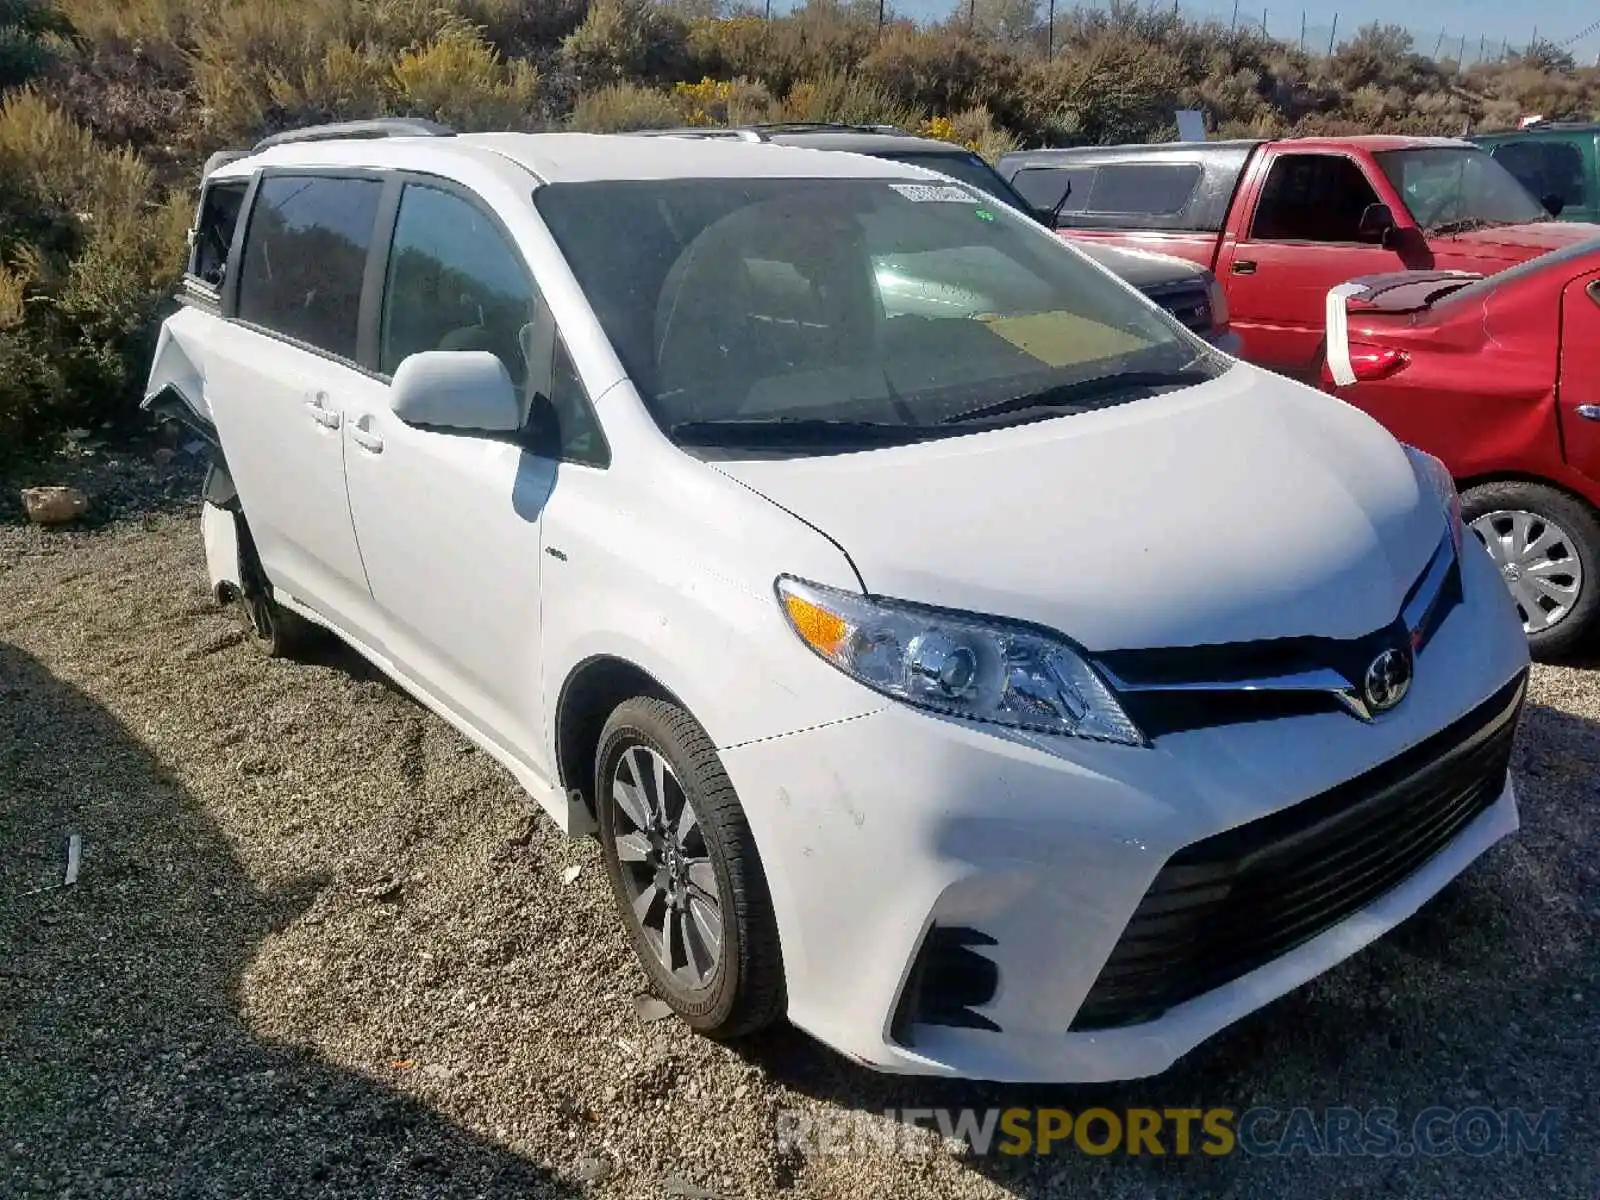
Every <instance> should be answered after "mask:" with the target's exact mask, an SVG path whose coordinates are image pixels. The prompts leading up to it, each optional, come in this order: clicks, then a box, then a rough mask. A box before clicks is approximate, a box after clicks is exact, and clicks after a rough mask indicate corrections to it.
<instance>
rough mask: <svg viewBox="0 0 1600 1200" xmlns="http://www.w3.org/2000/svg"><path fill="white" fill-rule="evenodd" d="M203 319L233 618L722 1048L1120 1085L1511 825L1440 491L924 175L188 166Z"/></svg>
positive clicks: (577, 145)
mask: <svg viewBox="0 0 1600 1200" xmlns="http://www.w3.org/2000/svg"><path fill="white" fill-rule="evenodd" d="M183 299H184V304H183V306H182V308H181V309H180V310H179V311H178V312H177V313H176V314H175V315H173V316H172V317H171V318H170V319H168V320H167V321H166V323H165V325H164V327H163V329H162V333H161V338H160V342H159V346H158V349H157V352H156V356H155V361H154V366H153V369H152V374H151V378H150V382H149V389H148V398H147V401H146V404H147V406H148V407H150V408H152V409H155V410H157V411H159V412H163V413H167V414H171V415H174V416H177V417H179V418H180V419H182V420H184V421H187V422H189V423H190V424H191V425H193V426H194V427H195V428H197V429H199V430H201V431H202V432H203V433H205V434H206V436H208V437H209V438H210V439H212V441H213V442H214V444H215V447H216V450H215V455H214V459H215V466H214V468H213V470H212V474H211V478H210V480H209V482H208V485H207V489H206V503H205V506H204V510H203V513H204V517H203V529H204V534H205V539H206V556H207V561H208V563H209V567H210V572H211V576H212V583H213V585H214V587H215V589H216V592H217V595H218V596H219V598H220V599H223V600H237V601H239V602H240V603H241V606H242V608H243V609H244V611H245V612H246V613H247V614H248V616H249V619H250V622H251V627H252V628H253V629H254V630H255V631H256V632H257V633H258V634H259V636H260V639H261V641H262V642H263V644H264V645H265V646H266V648H267V649H268V650H269V651H271V652H274V653H287V652H290V651H292V650H293V649H295V647H296V645H297V643H300V642H303V640H304V638H305V636H306V635H307V634H308V633H309V632H312V631H326V630H331V631H332V632H333V633H334V634H337V635H338V637H340V638H342V639H344V640H345V641H346V642H348V643H349V644H350V645H351V646H353V647H355V648H356V649H357V650H358V651H359V652H360V653H361V654H363V655H365V656H366V657H367V658H369V659H371V660H372V661H373V662H374V663H376V664H377V665H378V666H379V667H380V668H382V669H383V670H384V671H385V672H387V673H388V674H390V675H391V676H393V678H394V679H395V680H397V681H398V682H399V683H400V684H401V685H403V686H404V687H405V688H406V689H408V690H409V691H410V692H412V693H413V694H414V695H415V696H416V697H417V698H418V699H419V700H420V701H421V702H422V703H423V704H425V705H427V706H428V707H429V708H431V709H433V710H434V711H435V712H437V713H438V714H439V715H441V716H442V717H443V718H444V719H446V720H447V721H449V722H450V723H451V724H453V725H454V726H456V727H457V728H458V729H460V730H461V732H462V733H463V734H464V735H465V736H467V737H468V738H470V739H471V740H472V741H473V742H475V743H476V744H477V745H479V746H481V747H482V748H483V749H484V750H485V751H487V752H488V753H489V754H491V755H493V756H494V757H495V758H496V759H498V760H499V761H500V762H501V763H503V764H504V765H505V767H506V768H507V769H508V770H509V771H511V772H512V774H513V775H515V777H516V778H517V780H518V781H519V782H520V783H521V784H522V785H523V786H524V787H525V788H526V789H527V790H528V791H529V792H530V793H531V794H532V795H533V797H534V798H535V799H536V800H537V801H538V802H539V803H540V804H541V805H542V806H543V807H544V808H545V809H546V810H547V811H548V812H549V814H550V815H551V816H552V817H554V818H555V820H556V821H557V822H559V823H560V824H561V826H562V827H563V828H565V829H566V830H567V831H569V832H570V833H572V834H574V835H582V834H591V833H592V834H595V835H597V836H598V838H599V840H600V843H601V846H602V848H603V853H604V857H605V862H606V864H607V869H608V873H609V876H610V883H611V886H612V889H613V890H614V892H615V895H616V900H617V903H618V906H619V910H620V913H621V916H622V919H623V920H624V921H625V923H626V925H627V928H628V932H629V934H630V936H631V940H632V944H633V946H634V948H635V949H636V950H637V952H638V955H639V959H640V962H641V963H642V965H643V968H644V970H645V971H646V972H647V973H648V975H649V978H650V981H651V986H652V987H653V988H654V989H655V990H656V991H657V992H658V993H659V994H660V996H661V997H662V998H663V999H665V1000H666V1002H667V1003H668V1004H670V1005H671V1006H672V1007H673V1008H674V1009H675V1010H676V1011H677V1012H678V1013H679V1014H680V1015H681V1016H682V1017H683V1019H684V1020H685V1021H687V1022H688V1023H689V1024H690V1025H692V1026H693V1027H694V1028H696V1029H698V1030H701V1031H703V1032H705V1033H707V1034H709V1035H711V1036H714V1037H721V1038H728V1037H734V1036H736V1035H740V1034H744V1033H748V1032H750V1031H753V1030H756V1029H759V1028H761V1027H762V1026H765V1025H767V1024H770V1023H771V1022H773V1021H775V1020H778V1019H780V1018H785V1017H786V1018H787V1019H788V1020H789V1021H792V1022H793V1023H794V1024H795V1025H797V1026H799V1027H800V1028H802V1029H805V1030H807V1031H809V1032H810V1033H811V1034H813V1035H814V1036H815V1037H817V1038H818V1039H820V1040H821V1041H823V1042H825V1043H827V1044H828V1045H830V1046H832V1047H834V1048H836V1049H837V1050H839V1051H841V1052H843V1053H844V1054H846V1055H849V1056H850V1057H852V1058H854V1059H856V1060H857V1061H859V1062H862V1063H866V1064H869V1065H870V1066H872V1067H875V1068H878V1069H882V1070H889V1071H899V1072H908V1073H921V1074H938V1075H959V1076H971V1077H980V1078H985V1079H994V1080H1017V1081H1023V1080H1034V1081H1066V1080H1105V1079H1119V1078H1129V1077H1136V1076H1144V1075H1149V1074H1152V1073H1154V1072H1159V1071H1161V1070H1163V1069H1165V1068H1166V1067H1168V1066H1169V1065H1170V1064H1171V1063H1173V1062H1174V1060H1175V1059H1177V1058H1178V1057H1179V1056H1180V1055H1182V1054H1183V1053H1185V1052H1186V1051H1188V1050H1189V1049H1190V1048H1192V1047H1193V1046H1195V1045H1196V1044H1197V1043H1199V1042H1200V1041H1202V1040H1203V1039H1205V1038H1206V1037H1208V1036H1209V1035H1211V1034H1213V1033H1215V1032H1216V1031H1217V1030H1219V1029H1221V1028H1222V1027H1223V1026H1225V1025H1227V1024H1229V1023H1230V1022H1232V1021H1234V1020H1236V1019H1238V1018H1240V1017H1242V1016H1244V1015H1245V1014H1247V1013H1249V1012H1251V1011H1252V1010H1254V1009H1256V1008H1259V1007H1260V1006H1261V1005H1263V1004H1265V1003H1267V1002H1268V1001H1269V1000H1271V999H1273V998H1274V997H1276V996H1279V995H1281V994H1282V993H1284V992H1285V991H1287V990H1289V989H1290V988H1293V987H1295V986H1297V985H1299V984H1301V983H1303V982H1305V981H1306V980H1308V979H1310V978H1312V977H1313V976H1315V975H1317V974H1318V973H1319V972H1321V971H1324V970H1326V969H1327V968H1328V967H1330V966H1332V965H1333V964H1334V963H1336V962H1338V961H1339V960H1341V959H1343V958H1345V957H1346V956H1347V955H1349V954H1351V953H1352V952H1354V951H1356V950H1357V949H1359V948H1360V947H1362V946H1364V945H1365V944H1367V943H1368V942H1370V941H1372V940H1373V939H1374V938H1376V937H1378V936H1379V935H1380V934H1382V933H1383V932H1384V931H1385V930H1387V929H1389V928H1391V927H1392V926H1393V925H1395V924H1396V923H1397V922H1399V921H1401V920H1402V919H1404V918H1405V917H1406V916H1407V915H1409V914H1410V913H1412V912H1414V911H1415V910H1416V909H1417V907H1418V906H1419V905H1421V904H1422V903H1423V902H1424V901H1425V900H1427V899H1428V898H1429V897H1430V896H1432V895H1433V894H1434V893H1436V892H1437V891H1438V890H1439V889H1440V888H1441V887H1443V886H1444V885H1445V883H1446V882H1447V881H1449V880H1450V879H1451V878H1453V877H1454V876H1455V875H1457V874H1458V873H1459V872H1461V871H1462V870H1463V869H1465V868H1466V867H1467V865H1468V864H1469V863H1471V862H1472V861H1473V860H1474V859H1475V858H1477V857H1478V856H1479V855H1480V854H1481V853H1483V852H1484V851H1485V850H1486V849H1487V848H1488V847H1489V846H1491V845H1492V844H1493V843H1495V842H1496V841H1497V840H1499V839H1500V838H1502V837H1504V836H1506V835H1507V834H1508V833H1510V832H1512V831H1513V830H1514V829H1515V828H1516V826H1517V808H1516V801H1515V798H1514V795H1513V791H1512V785H1511V781H1510V779H1509V778H1508V773H1507V771H1508V761H1509V757H1510V753H1511V742H1512V738H1513V735H1514V733H1515V729H1516V724H1517V720H1518V716H1519V712H1520V710H1521V706H1522V703H1523V692H1524V686H1525V682H1526V675H1527V663H1528V651H1527V642H1526V639H1525V638H1524V636H1523V633H1522V629H1521V626H1520V623H1519V621H1518V619H1517V616H1516V614H1515V612H1514V610H1513V609H1512V606H1511V603H1510V601H1509V599H1508V598H1507V594H1506V590H1505V588H1504V586H1503V585H1502V584H1501V583H1500V581H1499V579H1498V577H1497V575H1496V574H1495V571H1494V568H1493V564H1492V563H1491V562H1490V561H1489V559H1488V556H1487V555H1485V554H1484V553H1483V552H1482V551H1481V549H1479V548H1478V547H1477V546H1476V544H1475V543H1472V542H1468V543H1467V545H1466V547H1465V548H1463V542H1462V531H1461V523H1460V520H1459V515H1458V512H1457V501H1456V497H1455V493H1454V490H1453V489H1452V486H1451V483H1450V479H1449V476H1448V475H1447V474H1446V472H1445V471H1444V469H1443V468H1442V467H1441V466H1440V465H1439V463H1438V462H1437V461H1435V460H1434V459H1431V458H1429V457H1427V456H1426V455H1423V454H1420V453H1417V452H1415V451H1413V450H1410V449H1408V448H1405V447H1402V446H1401V445H1400V444H1399V443H1397V442H1396V441H1394V439H1393V438H1391V437H1390V436H1389V435H1388V434H1387V433H1386V432H1384V430H1383V429H1382V428H1381V427H1379V426H1378V425H1377V424H1376V423H1375V422H1373V421H1372V420H1370V419H1368V418H1367V417H1366V416H1364V415H1362V414H1361V413H1359V412H1357V411H1356V410H1355V409H1353V408H1351V407H1349V406H1347V405H1345V404H1343V403H1341V402H1339V401H1337V400H1334V399H1332V398H1330V397H1328V396H1326V395H1323V394H1321V393H1319V392H1316V391H1313V390H1311V389H1309V388H1306V387H1302V386H1299V385H1297V384H1294V383H1290V382H1288V381H1286V380H1284V379H1281V378H1279V377H1277V376H1275V375H1271V374H1268V373H1266V372H1264V371H1261V370H1258V369H1256V368H1254V367H1251V366H1249V365H1246V364H1244V363H1240V362H1237V361H1234V360H1233V359H1231V358H1228V357H1226V356H1224V355H1222V354H1220V353H1218V352H1217V351H1216V350H1214V349H1212V348H1211V347H1208V346H1207V345H1206V344H1205V343H1204V342H1202V341H1200V340H1199V339H1198V338H1196V337H1195V336H1193V335H1192V334H1190V333H1189V332H1188V331H1187V330H1185V329H1184V328H1183V327H1182V326H1181V325H1180V324H1178V323H1177V322H1176V321H1174V320H1173V319H1172V318H1170V317H1169V316H1168V315H1166V314H1165V313H1163V312H1162V311H1161V310H1160V309H1158V308H1157V307H1156V306H1155V305H1153V304H1151V303H1149V302H1148V301H1147V300H1146V299H1144V298H1143V297H1142V296H1140V294H1139V293H1138V292H1136V291H1135V290H1134V289H1133V288H1131V287H1129V286H1128V285H1126V284H1124V283H1122V282H1120V281H1119V280H1117V279H1116V278H1115V277H1114V276H1112V275H1111V274H1110V273H1108V272H1107V271H1105V270H1104V269H1102V268H1100V267H1099V266H1097V265H1095V264H1094V263H1093V262H1091V261H1089V260H1088V259H1086V258H1085V257H1083V256H1082V255H1080V254H1079V253H1077V252H1076V251H1074V250H1072V249H1071V248H1069V247H1067V246H1065V245H1063V244H1062V243H1061V242H1060V241H1059V240H1058V239H1056V238H1055V237H1053V236H1052V235H1051V234H1050V233H1048V232H1047V231H1045V230H1044V229H1042V228H1040V227H1039V226H1038V225H1037V224H1036V223H1034V222H1031V221H1029V220H1028V219H1026V218H1025V217H1023V216H1021V215H1019V214H1016V213H1014V212H1011V211H1009V210H1008V209H1006V208H1004V207H1003V206H999V205H995V204H993V203H991V202H990V201H989V200H988V199H987V198H986V197H985V196H984V195H982V194H981V193H978V192H975V191H972V190H970V189H968V188H966V187H965V186H963V185H960V184H957V183H955V182H953V181H951V180H948V179H945V178H943V177H941V176H938V175H933V174H931V173H929V172H926V171H924V170H922V169H920V168H917V167H912V166H902V165H899V164H895V163H890V162H885V161H882V160H879V159H872V158H865V157H859V156H856V155H850V154H841V153H829V152H823V151H812V150H805V149H797V148H793V147H785V146H775V145H763V144H751V143H748V142H743V141H735V140H715V139H682V138H673V137H660V138H635V137H604V136H592V135H584V134H540V135H521V134H481V135H454V134H451V133H450V132H449V131H448V130H444V129H441V128H438V127H432V126H421V125H417V124H415V123H407V122H377V123H370V124H364V125H357V126H354V127H333V128H329V127H322V128H319V129H313V130H306V131H300V132H298V133H293V134H289V135H280V136H279V137H278V138H274V139H270V141H269V144H266V145H263V146H261V147H258V148H257V149H256V150H255V151H253V152H250V153H247V154H244V155H242V156H229V157H228V158H227V159H225V160H223V161H221V162H220V163H219V164H218V165H216V166H215V168H214V169H213V170H211V171H210V172H209V174H208V175H207V177H206V179H205V181H204V185H203V188H202V196H201V201H200V206H199V213H198V220H197V223H196V228H195V230H194V233H193V236H192V254H191V260H190V264H189V271H188V275H187V278H186V281H185V283H184V287H183ZM561 895H562V894H561V893H560V892H559V891H552V892H551V893H549V896H548V899H547V902H548V903H550V904H560V903H563V900H562V898H561Z"/></svg>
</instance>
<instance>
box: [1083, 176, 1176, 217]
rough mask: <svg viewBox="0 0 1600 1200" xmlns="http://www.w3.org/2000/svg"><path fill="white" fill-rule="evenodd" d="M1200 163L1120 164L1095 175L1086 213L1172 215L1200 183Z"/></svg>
mask: <svg viewBox="0 0 1600 1200" xmlns="http://www.w3.org/2000/svg"><path fill="white" fill-rule="evenodd" d="M1200 175H1201V171H1200V164H1199V163H1117V164H1115V165H1111V166H1103V167H1101V168H1100V173H1099V174H1098V175H1096V176H1095V180H1094V188H1093V190H1091V191H1090V193H1089V202H1088V206H1087V208H1086V209H1085V210H1084V211H1085V212H1092V213H1107V214H1110V213H1150V214H1152V215H1155V216H1172V215H1173V214H1175V213H1180V212H1182V211H1183V210H1184V208H1185V207H1187V205H1188V203H1189V198H1190V197H1191V196H1193V195H1194V189H1195V187H1196V185H1198V184H1199V182H1200Z"/></svg>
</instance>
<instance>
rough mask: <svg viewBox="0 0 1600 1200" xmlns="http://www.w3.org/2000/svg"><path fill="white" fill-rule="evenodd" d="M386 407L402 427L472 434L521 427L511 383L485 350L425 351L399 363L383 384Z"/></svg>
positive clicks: (503, 431) (505, 430)
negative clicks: (387, 390)
mask: <svg viewBox="0 0 1600 1200" xmlns="http://www.w3.org/2000/svg"><path fill="white" fill-rule="evenodd" d="M389 408H390V409H391V410H392V411H393V412H394V415H395V416H397V417H399V418H400V419H401V420H402V421H404V422H405V423H406V424H407V425H421V426H430V427H433V428H438V429H461V430H471V431H473V432H476V433H515V432H516V431H517V430H518V429H521V428H522V404H521V402H520V401H519V400H518V399H517V389H516V385H515V384H513V383H512V382H511V375H510V374H509V373H508V372H507V371H506V367H505V364H504V363H503V362H501V361H500V359H499V357H498V356H496V355H494V354H491V353H489V351H487V350H425V351H423V352H422V353H420V354H413V355H412V356H411V357H410V358H407V359H406V360H405V361H403V362H402V363H401V364H400V366H399V367H398V368H397V369H396V371H395V373H394V379H393V380H392V381H391V382H390V384H389Z"/></svg>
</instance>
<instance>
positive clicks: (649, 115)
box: [572, 83, 682, 133]
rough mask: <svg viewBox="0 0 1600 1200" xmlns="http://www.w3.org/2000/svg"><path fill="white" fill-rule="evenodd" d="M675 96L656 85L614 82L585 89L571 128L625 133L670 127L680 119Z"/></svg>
mask: <svg viewBox="0 0 1600 1200" xmlns="http://www.w3.org/2000/svg"><path fill="white" fill-rule="evenodd" d="M681 120H682V118H681V116H680V115H679V108H678V106H677V105H676V104H674V103H673V101H672V97H671V96H669V95H668V94H667V93H666V92H663V91H660V90H659V89H657V88H646V87H640V86H639V85H638V84H634V83H612V84H607V85H606V86H605V87H603V88H598V89H596V90H595V91H592V92H585V93H584V95H583V96H582V97H581V98H580V99H579V100H578V107H577V108H576V109H574V110H573V113H572V128H574V129H577V130H582V131H583V132H585V133H626V132H628V131H629V130H632V129H661V128H670V127H672V126H674V125H677V124H679V123H680V122H681Z"/></svg>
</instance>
